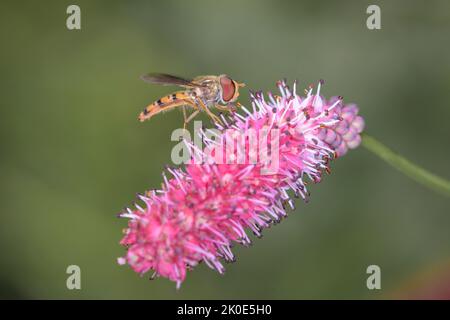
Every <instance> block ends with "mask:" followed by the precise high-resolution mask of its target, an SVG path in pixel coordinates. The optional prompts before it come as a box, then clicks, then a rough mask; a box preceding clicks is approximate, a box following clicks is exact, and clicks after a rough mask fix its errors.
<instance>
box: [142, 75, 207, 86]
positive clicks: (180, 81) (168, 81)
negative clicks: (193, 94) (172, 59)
mask: <svg viewBox="0 0 450 320" xmlns="http://www.w3.org/2000/svg"><path fill="white" fill-rule="evenodd" d="M141 79H142V80H143V81H145V82H148V83H153V84H160V85H163V86H179V87H188V88H189V87H197V86H199V85H198V84H196V83H193V82H192V81H191V80H188V79H184V78H180V77H177V76H173V75H170V74H164V73H147V74H144V75H142V76H141Z"/></svg>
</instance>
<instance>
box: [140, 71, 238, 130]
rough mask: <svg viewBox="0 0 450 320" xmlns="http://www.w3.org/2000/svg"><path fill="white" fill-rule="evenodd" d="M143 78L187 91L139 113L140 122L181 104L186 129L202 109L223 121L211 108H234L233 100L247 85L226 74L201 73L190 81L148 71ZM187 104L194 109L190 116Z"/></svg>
mask: <svg viewBox="0 0 450 320" xmlns="http://www.w3.org/2000/svg"><path fill="white" fill-rule="evenodd" d="M141 79H142V80H144V81H145V82H148V83H153V84H159V85H166V86H167V85H175V86H179V87H182V88H184V89H185V90H182V91H176V92H174V93H172V94H170V95H167V96H164V97H162V98H160V99H158V100H156V101H155V102H153V103H152V104H150V105H148V106H147V107H146V108H145V109H144V111H142V112H141V114H140V115H139V121H141V122H142V121H145V120H147V119H150V118H151V117H153V116H154V115H156V114H158V113H160V112H164V111H168V110H171V109H174V108H176V107H182V110H183V116H184V127H185V128H186V124H187V123H188V122H189V121H191V120H192V119H193V118H194V117H195V116H196V115H197V114H198V113H199V112H200V111H204V112H206V113H207V115H208V116H209V117H210V118H211V119H212V120H213V122H215V123H219V124H221V123H222V121H221V120H220V119H219V117H217V116H216V115H215V114H214V113H212V112H211V110H210V109H209V108H211V107H215V108H217V109H218V110H222V111H229V112H232V111H234V110H235V106H234V105H233V103H234V102H235V101H236V100H237V98H238V97H239V88H241V87H244V86H245V84H244V83H238V82H237V81H234V80H233V79H231V78H230V77H228V76H227V75H224V74H222V75H220V76H198V77H195V78H194V79H192V80H187V79H183V78H180V77H177V76H172V75H168V74H161V73H149V74H146V75H143V76H142V77H141ZM237 105H239V103H237ZM186 106H189V107H191V108H193V109H194V112H193V113H192V114H191V115H190V116H189V117H187V114H186V109H185V107H186Z"/></svg>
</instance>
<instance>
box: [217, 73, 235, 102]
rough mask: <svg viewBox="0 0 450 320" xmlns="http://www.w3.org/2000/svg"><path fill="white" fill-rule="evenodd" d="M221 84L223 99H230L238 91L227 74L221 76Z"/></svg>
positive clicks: (226, 100)
mask: <svg viewBox="0 0 450 320" xmlns="http://www.w3.org/2000/svg"><path fill="white" fill-rule="evenodd" d="M220 85H221V86H222V100H223V101H225V102H228V101H230V100H231V99H232V98H233V96H234V92H235V91H236V87H235V86H234V82H233V80H231V79H230V78H228V77H226V76H224V77H221V78H220Z"/></svg>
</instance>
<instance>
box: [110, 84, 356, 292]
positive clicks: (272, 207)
mask: <svg viewBox="0 0 450 320" xmlns="http://www.w3.org/2000/svg"><path fill="white" fill-rule="evenodd" d="M321 85H322V83H321V82H320V83H319V84H318V87H317V91H316V92H315V93H313V89H312V88H309V90H307V91H306V96H305V97H301V96H298V95H297V94H296V83H294V86H293V89H292V90H291V89H290V88H289V87H288V86H287V85H286V83H285V82H284V81H280V82H278V83H277V86H278V89H279V91H280V95H277V96H275V95H272V94H271V93H269V94H268V97H267V98H265V97H264V96H263V94H262V93H261V92H258V93H252V95H251V99H252V103H251V108H250V109H247V108H245V107H242V109H243V111H244V112H245V114H244V115H240V114H237V113H235V114H233V115H232V116H230V117H228V118H226V117H224V116H222V120H223V123H224V125H219V126H218V129H219V130H220V132H221V134H220V135H219V137H218V139H215V140H214V141H213V140H211V139H210V137H209V136H208V135H207V131H204V130H201V131H200V132H199V135H200V136H202V138H204V141H205V143H206V148H205V149H204V150H198V148H197V149H196V147H195V146H194V145H192V144H191V145H190V147H191V150H192V153H193V155H194V156H193V159H194V158H195V156H198V155H201V156H202V157H203V158H205V157H206V160H211V158H212V157H215V158H216V159H217V154H214V152H205V150H210V149H214V150H215V151H216V152H217V150H221V151H223V153H222V154H223V155H226V156H228V157H229V156H230V155H231V156H232V157H231V158H234V159H238V158H241V159H244V160H245V161H243V162H242V161H241V162H236V163H229V162H217V161H216V162H214V161H206V162H203V163H200V164H199V163H196V162H195V161H191V162H190V163H189V164H187V165H186V167H185V168H184V169H175V168H168V169H167V172H168V173H169V174H170V175H171V177H170V178H168V177H166V175H165V174H163V179H164V183H163V186H162V188H161V190H154V191H149V192H146V193H145V194H140V195H138V197H139V199H140V204H136V205H135V208H128V209H127V210H125V212H123V213H121V214H120V216H121V217H125V218H129V219H130V221H129V224H128V228H127V229H126V231H125V236H124V238H123V239H122V241H121V244H122V245H124V246H126V247H127V248H128V250H127V253H126V255H125V256H124V257H122V258H119V263H120V264H128V265H130V266H131V268H132V269H133V270H134V271H136V272H138V273H140V274H144V273H146V272H148V271H150V270H153V276H152V277H155V276H162V277H166V278H168V279H170V280H172V281H175V282H176V283H177V287H179V286H180V285H181V283H182V282H183V281H184V279H185V277H186V271H187V270H189V269H191V268H193V267H195V266H196V265H197V264H199V263H200V262H205V263H206V264H207V265H208V266H209V267H211V268H212V269H215V270H217V271H218V272H219V273H223V272H224V271H225V269H224V267H223V264H222V262H223V261H226V262H232V261H235V256H234V255H233V253H232V251H231V247H232V246H233V245H234V244H235V243H239V244H242V245H244V246H248V245H250V244H251V239H250V238H249V236H248V232H249V231H250V232H252V233H253V234H254V235H255V236H257V237H260V236H261V233H262V230H263V229H265V228H268V227H270V226H271V225H273V224H276V223H278V222H280V221H281V219H282V218H284V217H286V216H287V212H286V206H287V205H288V206H290V207H291V208H294V201H293V199H291V197H290V196H289V194H288V191H291V192H292V193H293V194H294V197H296V198H298V197H301V198H303V199H304V200H308V198H309V192H308V190H307V184H308V183H309V182H314V183H317V182H319V181H321V179H322V176H323V172H327V173H329V172H330V168H329V163H330V161H331V160H333V159H335V158H336V157H337V156H342V155H344V154H345V153H346V152H347V150H348V149H352V148H355V147H357V146H358V145H359V143H360V141H361V138H360V135H359V134H360V132H361V131H362V130H363V127H364V122H363V119H362V118H361V117H360V116H358V115H357V113H358V108H357V107H356V105H344V104H343V102H342V98H341V97H335V98H332V99H330V100H329V101H327V100H325V99H324V98H323V97H322V96H321V95H320V87H321ZM229 130H234V131H237V132H240V135H241V136H244V137H245V138H244V140H243V145H244V146H245V148H244V149H243V150H244V151H243V152H242V150H238V149H237V148H236V149H233V148H230V147H229V145H228V140H227V134H226V132H228V131H229ZM275 130H276V134H275V133H274V132H275ZM250 131H252V132H255V133H256V136H258V137H263V139H264V140H266V142H267V144H265V145H266V147H262V149H264V151H265V153H266V154H270V153H273V152H276V159H277V165H276V170H272V171H269V172H267V170H264V169H265V168H266V165H267V163H264V161H263V160H264V159H262V158H261V157H260V156H256V159H257V160H258V161H256V162H251V161H249V160H250V159H251V158H254V157H255V155H254V154H253V153H252V150H251V148H249V147H248V146H249V144H250V140H251V136H250V135H249V134H248V132H250ZM275 136H276V138H277V139H274V137H275ZM260 151H261V148H260Z"/></svg>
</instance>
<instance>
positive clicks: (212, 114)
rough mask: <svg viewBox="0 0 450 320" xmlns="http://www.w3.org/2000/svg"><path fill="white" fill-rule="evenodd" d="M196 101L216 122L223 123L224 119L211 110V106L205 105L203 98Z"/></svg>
mask: <svg viewBox="0 0 450 320" xmlns="http://www.w3.org/2000/svg"><path fill="white" fill-rule="evenodd" d="M196 102H197V103H198V104H199V106H200V108H202V109H203V110H204V111H205V112H206V113H207V114H208V116H209V117H210V118H211V119H212V121H213V122H214V123H218V124H220V125H223V123H222V120H220V119H219V117H218V116H216V115H215V114H214V113H212V112H211V110H209V108H208V107H207V106H206V105H205V103H204V102H203V101H202V99H196Z"/></svg>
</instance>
